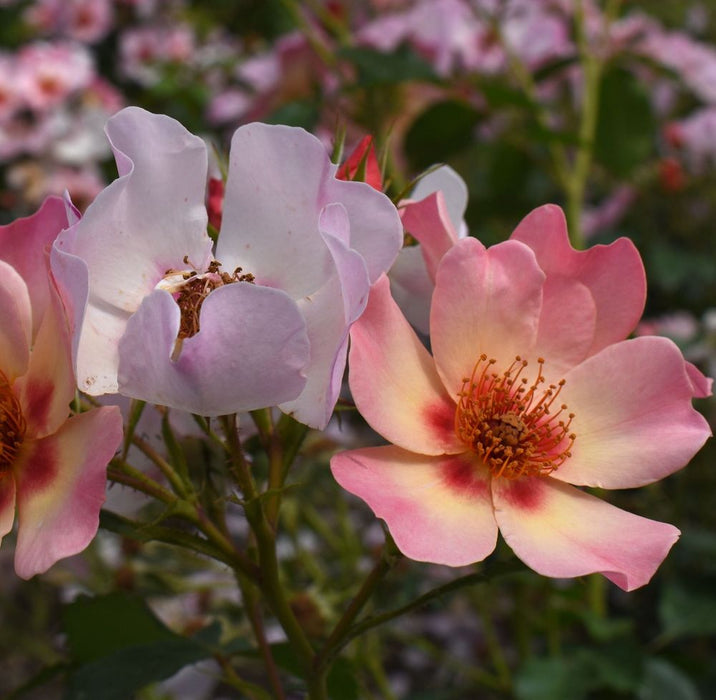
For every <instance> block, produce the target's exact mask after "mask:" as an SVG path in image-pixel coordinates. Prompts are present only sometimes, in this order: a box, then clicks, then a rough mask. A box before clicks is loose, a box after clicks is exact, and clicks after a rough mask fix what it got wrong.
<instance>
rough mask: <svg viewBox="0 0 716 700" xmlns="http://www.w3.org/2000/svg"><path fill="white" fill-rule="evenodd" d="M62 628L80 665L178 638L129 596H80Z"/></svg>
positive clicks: (68, 610) (66, 614)
mask: <svg viewBox="0 0 716 700" xmlns="http://www.w3.org/2000/svg"><path fill="white" fill-rule="evenodd" d="M63 625H64V630H65V633H66V634H67V643H68V645H69V647H70V651H71V653H72V656H73V658H74V659H75V660H76V661H79V662H80V663H85V662H88V661H94V660H95V659H99V658H101V657H103V656H107V655H108V654H111V653H112V652H115V651H117V650H120V649H124V648H125V647H128V646H132V645H136V644H147V643H151V642H159V641H166V640H171V639H174V638H175V637H176V635H175V634H174V632H172V631H171V630H170V629H169V628H168V627H166V626H165V625H164V623H163V622H161V621H160V620H159V619H158V618H157V617H155V615H154V613H153V612H152V611H151V610H150V609H149V607H148V606H147V605H146V603H144V602H143V601H142V600H140V599H139V598H135V597H134V596H131V595H129V594H127V593H111V594H109V595H106V596H97V597H94V598H90V597H89V596H80V597H79V598H77V599H76V600H75V601H74V602H72V603H70V604H69V605H68V606H67V607H66V608H65V609H64V611H63Z"/></svg>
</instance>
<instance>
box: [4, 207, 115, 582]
mask: <svg viewBox="0 0 716 700" xmlns="http://www.w3.org/2000/svg"><path fill="white" fill-rule="evenodd" d="M67 223H68V220H67V214H66V213H65V204H64V202H63V201H62V200H61V199H59V198H53V199H48V200H47V201H46V202H45V204H44V205H43V206H42V208H41V209H40V210H39V211H38V212H37V213H36V214H35V215H33V216H32V217H29V218H26V219H18V220H17V221H15V222H14V223H12V224H10V225H8V226H3V227H0V269H2V275H0V297H2V303H0V310H1V311H0V313H2V322H0V536H4V535H6V534H7V533H8V532H10V530H11V529H12V526H13V522H14V520H15V513H16V512H17V547H16V550H15V570H16V571H17V573H18V575H19V576H21V577H22V578H30V577H31V576H34V575H35V574H37V573H42V572H44V571H46V570H47V569H48V568H49V567H50V566H52V565H53V564H54V563H55V562H56V561H57V560H59V559H62V558H64V557H68V556H71V555H73V554H77V553H78V552H80V551H81V550H83V549H84V548H85V547H86V546H87V544H88V543H89V542H90V540H91V539H92V538H93V537H94V535H95V534H96V532H97V528H98V525H99V510H100V507H101V506H102V503H103V502H104V499H105V483H106V476H105V468H106V466H107V463H108V462H109V460H110V459H111V457H112V455H113V454H114V452H115V450H116V449H117V447H118V446H119V443H120V442H121V439H122V418H121V415H120V413H119V410H118V409H117V408H116V407H104V408H98V409H93V410H91V411H88V412H86V413H82V414H80V415H77V416H72V417H70V416H69V404H70V401H71V400H72V399H73V397H74V394H75V379H74V375H73V372H72V361H71V353H70V333H69V327H68V323H67V318H66V316H65V312H64V309H63V306H62V303H61V301H60V298H59V295H58V294H57V291H56V289H55V287H54V284H53V283H52V281H51V279H50V276H49V265H48V253H49V249H50V245H51V243H52V241H53V239H54V238H55V236H56V235H57V234H58V233H59V231H60V230H61V229H62V228H63V227H65V226H67Z"/></svg>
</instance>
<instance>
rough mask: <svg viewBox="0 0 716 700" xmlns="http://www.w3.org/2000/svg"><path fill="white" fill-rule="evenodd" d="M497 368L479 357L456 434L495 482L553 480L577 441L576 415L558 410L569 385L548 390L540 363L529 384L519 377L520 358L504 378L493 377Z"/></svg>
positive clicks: (461, 402) (560, 384) (461, 405)
mask: <svg viewBox="0 0 716 700" xmlns="http://www.w3.org/2000/svg"><path fill="white" fill-rule="evenodd" d="M495 363H496V360H494V359H489V360H488V359H487V355H484V354H483V355H481V356H480V358H479V359H478V361H477V363H476V364H475V367H474V369H473V370H472V375H471V376H470V377H467V378H466V379H464V380H463V385H462V388H461V390H460V391H459V392H458V397H459V399H458V404H457V409H456V411H455V433H456V434H457V436H458V437H459V438H460V440H462V442H463V443H465V445H467V447H469V448H470V449H471V450H472V451H473V452H475V453H476V454H477V455H479V457H480V458H481V459H482V460H483V461H484V463H485V464H486V466H487V468H488V469H489V470H490V472H491V473H492V475H493V476H504V477H506V478H508V479H516V478H518V477H520V476H546V475H548V474H551V473H552V472H553V471H554V470H555V469H558V468H559V467H560V466H561V465H562V464H564V462H565V461H566V460H567V459H569V457H571V456H572V453H571V452H570V449H571V447H572V445H573V444H574V440H575V438H576V435H575V434H574V433H572V432H570V430H569V427H570V425H571V423H572V419H573V418H574V414H573V413H566V411H567V406H566V404H558V405H557V406H556V407H555V402H556V401H557V397H558V396H559V394H560V392H561V391H562V387H563V386H564V385H565V380H564V379H561V380H560V381H559V382H558V383H557V384H550V385H549V386H547V387H545V386H544V381H545V379H544V375H543V374H542V368H543V365H544V360H543V359H542V358H541V357H540V358H539V359H538V360H537V363H538V368H537V377H536V378H535V380H534V381H533V382H532V383H531V384H530V381H529V380H528V379H527V377H523V376H521V375H522V373H523V372H524V370H525V368H526V367H527V365H528V364H529V363H528V362H527V360H523V359H522V358H521V357H519V356H517V357H516V358H515V361H514V362H513V363H512V364H511V365H510V366H509V367H508V368H507V370H505V371H504V372H502V374H500V373H498V372H494V371H492V368H493V367H494V365H495ZM553 411H554V412H553Z"/></svg>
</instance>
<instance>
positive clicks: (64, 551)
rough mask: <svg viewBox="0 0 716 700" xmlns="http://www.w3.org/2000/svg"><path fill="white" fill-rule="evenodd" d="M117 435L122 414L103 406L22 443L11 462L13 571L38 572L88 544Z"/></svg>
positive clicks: (22, 574) (119, 435)
mask: <svg viewBox="0 0 716 700" xmlns="http://www.w3.org/2000/svg"><path fill="white" fill-rule="evenodd" d="M121 440H122V416H121V414H120V412H119V409H118V408H117V407H116V406H107V407H103V408H97V409H94V410H92V411H88V412H87V413H82V414H80V415H78V416H74V417H72V418H70V419H69V420H68V421H67V422H66V423H65V424H64V425H63V426H62V427H61V428H60V430H59V431H58V432H57V433H55V434H53V435H50V436H48V437H45V438H43V439H42V440H37V441H33V442H30V443H27V446H26V449H24V450H23V453H22V456H21V457H19V458H18V464H17V474H18V477H17V478H18V485H17V511H18V535H17V548H16V550H15V571H16V572H17V575H18V576H20V577H21V578H24V579H28V578H30V577H31V576H34V575H35V574H39V573H42V572H44V571H46V570H47V569H49V568H50V567H51V566H52V565H53V564H54V563H55V562H56V561H58V560H59V559H62V558H63V557H68V556H71V555H73V554H77V553H78V552H80V551H82V550H83V549H84V548H85V547H86V546H87V545H88V544H89V542H90V540H91V539H92V538H93V537H94V536H95V534H96V532H97V527H98V525H99V510H100V508H101V506H102V503H104V499H105V485H106V473H105V469H106V466H107V462H109V460H110V459H111V457H112V455H113V454H114V452H115V450H116V449H117V448H118V447H119V444H120V442H121Z"/></svg>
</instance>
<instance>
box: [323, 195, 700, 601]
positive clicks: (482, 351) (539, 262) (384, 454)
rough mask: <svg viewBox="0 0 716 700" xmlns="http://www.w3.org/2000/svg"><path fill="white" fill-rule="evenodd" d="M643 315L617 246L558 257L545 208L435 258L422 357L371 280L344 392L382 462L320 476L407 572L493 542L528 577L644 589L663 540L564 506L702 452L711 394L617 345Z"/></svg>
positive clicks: (648, 343)
mask: <svg viewBox="0 0 716 700" xmlns="http://www.w3.org/2000/svg"><path fill="white" fill-rule="evenodd" d="M644 300H645V278H644V270H643V267H642V264H641V260H640V258H639V254H638V253H637V251H636V249H635V248H634V246H633V245H632V244H631V242H629V241H628V240H626V239H621V240H619V241H616V242H615V243H613V244H612V245H610V246H596V247H594V248H592V249H590V250H587V251H581V252H578V251H575V250H574V249H572V248H571V246H570V245H569V242H568V237H567V231H566V224H565V221H564V216H563V214H562V212H561V210H560V209H559V208H557V207H554V206H546V207H542V208H540V209H537V210H535V211H534V212H532V214H530V215H529V216H528V217H526V218H525V219H524V220H523V222H522V223H521V224H520V225H519V227H518V228H517V230H516V231H515V233H514V234H513V236H512V238H511V240H509V241H506V242H504V243H501V244H499V245H496V246H493V247H492V248H490V249H485V248H484V247H483V246H482V245H481V244H480V243H479V242H478V241H477V240H475V239H473V238H467V239H464V240H460V241H458V242H457V243H455V244H454V245H453V246H452V247H451V248H450V249H449V250H448V251H447V252H446V253H445V254H444V256H443V257H442V260H441V261H440V263H439V266H438V267H437V274H436V284H435V291H434V294H433V299H432V307H431V316H430V331H431V348H432V353H433V354H432V356H431V355H430V353H429V352H428V351H427V350H426V349H425V347H424V346H423V345H422V344H421V342H420V341H419V339H418V338H417V336H416V335H415V333H414V332H413V330H412V329H411V328H410V326H409V324H408V322H407V321H406V320H405V318H404V317H403V315H402V313H401V312H400V310H399V309H398V307H397V305H396V304H395V302H394V301H393V299H392V297H391V295H390V290H389V285H388V281H387V279H385V278H383V279H381V280H380V281H379V282H378V283H377V284H376V285H375V286H374V287H373V289H372V291H371V295H370V298H369V301H368V307H367V309H366V311H365V313H364V314H363V316H362V317H361V318H360V320H359V321H358V322H357V324H355V325H354V326H353V328H352V330H351V350H350V357H349V367H350V374H349V381H350V386H351V391H352V393H353V396H354V399H355V402H356V406H357V407H358V409H359V410H360V412H361V413H362V414H363V415H364V417H365V418H366V420H367V421H368V422H369V423H370V424H371V426H372V427H373V428H374V429H375V430H376V431H377V432H379V433H380V434H381V435H383V436H384V437H385V438H386V439H387V440H388V441H389V442H391V443H393V444H391V445H386V446H381V447H372V448H363V449H357V450H350V451H347V452H343V453H341V454H338V455H336V456H335V457H333V459H332V460H331V468H332V471H333V474H334V476H335V477H336V479H337V480H338V482H339V483H340V484H341V485H342V486H343V487H344V488H346V489H347V490H349V491H351V492H352V493H354V494H356V495H358V496H360V497H361V498H362V499H364V500H365V501H366V502H367V503H368V505H370V507H371V508H372V509H373V511H374V512H375V514H376V515H377V516H379V517H381V518H383V519H385V521H386V522H387V524H388V527H389V529H390V531H391V534H392V535H393V537H394V539H395V541H396V544H397V545H398V547H399V548H400V549H401V551H402V552H403V553H404V554H405V555H406V556H409V557H411V558H413V559H416V560H420V561H430V562H435V563H441V564H448V565H452V566H460V565H465V564H470V563H473V562H476V561H480V560H482V559H484V558H485V557H486V556H488V555H489V554H490V553H491V552H492V551H493V549H494V547H495V544H496V539H497V534H498V530H499V532H501V533H502V535H503V537H504V539H505V540H506V542H507V544H508V545H509V546H510V547H511V548H512V549H513V551H514V552H515V554H516V555H517V556H518V557H519V558H520V559H522V560H523V561H524V562H525V563H526V564H527V565H528V566H530V567H531V568H533V569H534V570H535V571H537V572H538V573H541V574H543V575H545V576H554V577H573V576H581V575H584V574H588V573H593V572H601V573H602V574H604V575H605V576H606V577H607V578H609V579H610V580H611V581H613V582H614V583H616V584H617V585H618V586H620V587H621V588H624V589H625V590H632V589H634V588H637V587H638V586H641V585H644V584H645V583H647V582H648V581H649V579H650V578H651V576H652V575H653V574H654V572H655V570H656V568H657V567H658V566H659V564H660V563H661V562H662V560H663V559H664V557H665V556H666V554H667V553H668V551H669V549H670V548H671V546H672V545H673V544H674V542H675V541H676V539H677V538H678V535H679V531H678V530H677V529H676V528H675V527H673V526H672V525H669V524H666V523H661V522H656V521H653V520H648V519H646V518H643V517H640V516H637V515H634V514H631V513H628V512H625V511H623V510H620V509H618V508H616V507H614V506H611V505H609V504H607V503H605V502H604V501H602V500H600V499H598V498H596V497H595V496H592V495H591V494H589V493H587V492H586V491H584V490H582V489H581V488H577V487H599V488H615V489H618V488H634V487H637V486H642V485H645V484H648V483H651V482H653V481H656V480H658V479H660V478H662V477H664V476H667V475H668V474H671V473H672V472H674V471H676V470H677V469H679V468H681V467H682V466H684V465H685V464H686V463H687V462H688V461H689V459H690V458H691V457H692V456H693V455H694V453H695V452H696V451H697V450H698V449H699V448H700V447H701V445H702V444H703V443H704V442H705V440H706V439H707V437H708V435H709V434H710V431H709V428H708V424H707V423H706V421H705V420H704V418H703V417H702V416H701V415H700V414H699V413H698V412H697V411H696V410H694V408H693V407H692V405H691V400H692V398H693V397H695V396H705V395H707V394H708V393H709V391H710V380H707V379H706V378H705V377H704V376H703V375H702V374H701V373H700V372H699V371H698V370H697V369H696V368H695V367H693V366H692V365H690V364H689V363H687V362H686V361H685V360H684V358H683V356H682V355H681V352H680V351H679V349H678V348H677V347H676V345H674V344H673V343H672V342H671V341H670V340H668V339H666V338H657V337H642V338H635V339H631V340H627V339H626V338H627V336H628V335H629V334H630V332H631V331H632V330H633V329H634V327H635V326H636V324H637V322H638V320H639V318H640V316H641V313H642V311H643V306H644Z"/></svg>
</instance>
